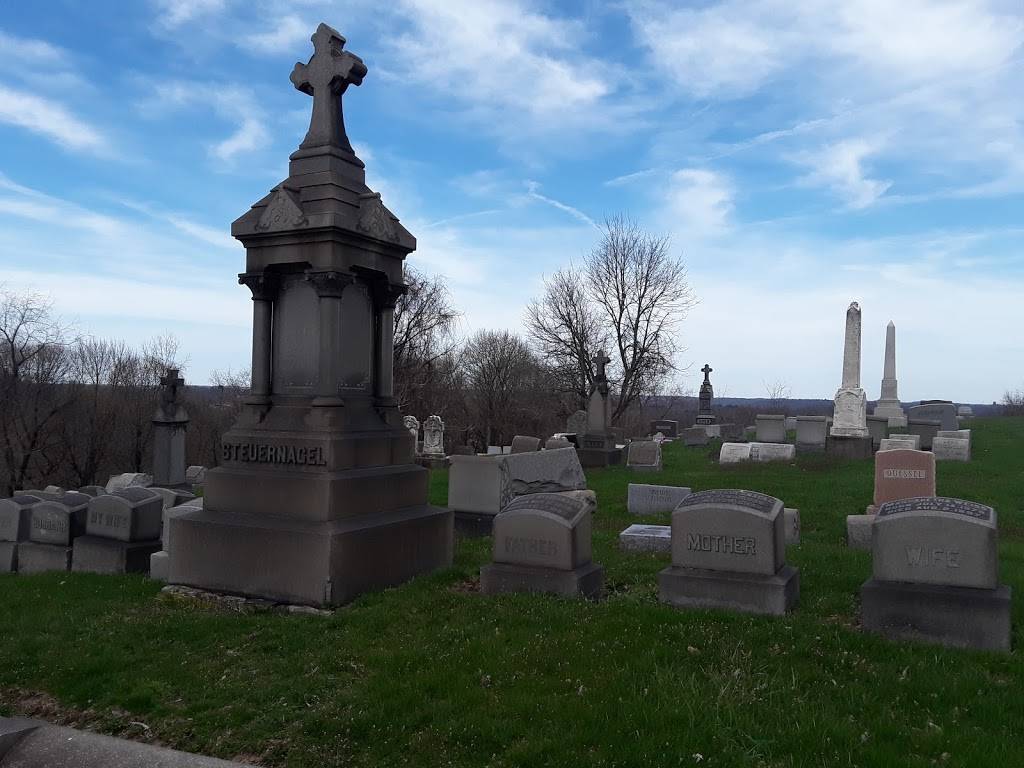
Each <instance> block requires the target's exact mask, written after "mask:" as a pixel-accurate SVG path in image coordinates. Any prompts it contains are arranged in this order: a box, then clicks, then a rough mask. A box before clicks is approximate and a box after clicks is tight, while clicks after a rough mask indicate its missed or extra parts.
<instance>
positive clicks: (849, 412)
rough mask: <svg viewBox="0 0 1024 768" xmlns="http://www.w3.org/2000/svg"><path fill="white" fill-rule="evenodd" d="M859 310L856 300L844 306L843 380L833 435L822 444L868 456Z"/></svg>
mask: <svg viewBox="0 0 1024 768" xmlns="http://www.w3.org/2000/svg"><path fill="white" fill-rule="evenodd" d="M860 350H861V311H860V305H859V304H857V302H855V301H854V302H852V303H851V304H850V307H849V309H847V310H846V336H845V343H844V345H843V381H842V384H841V385H840V387H839V389H838V390H837V391H836V397H835V407H834V411H835V412H834V414H833V424H832V427H831V428H830V429H829V436H830V437H831V438H832V439H831V440H829V441H828V443H827V445H826V446H825V450H826V451H828V452H829V453H831V454H833V455H836V456H839V457H842V458H851V459H855V458H868V457H870V456H871V451H872V444H871V435H870V434H869V433H868V426H867V397H866V396H865V394H864V390H863V389H861V386H860Z"/></svg>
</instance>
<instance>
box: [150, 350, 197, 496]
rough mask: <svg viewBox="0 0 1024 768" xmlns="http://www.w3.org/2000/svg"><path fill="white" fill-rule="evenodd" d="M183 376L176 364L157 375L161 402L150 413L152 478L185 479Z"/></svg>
mask: <svg viewBox="0 0 1024 768" xmlns="http://www.w3.org/2000/svg"><path fill="white" fill-rule="evenodd" d="M184 387H185V380H184V379H183V378H181V377H180V376H179V375H178V369H177V368H168V369H167V374H166V375H165V376H163V377H162V378H161V379H160V403H159V405H158V406H157V409H156V413H155V414H154V415H153V482H154V483H156V484H157V485H183V484H184V483H185V431H186V429H187V428H188V421H189V419H188V413H186V411H185V407H184V406H183V405H182V403H181V391H182V389H184Z"/></svg>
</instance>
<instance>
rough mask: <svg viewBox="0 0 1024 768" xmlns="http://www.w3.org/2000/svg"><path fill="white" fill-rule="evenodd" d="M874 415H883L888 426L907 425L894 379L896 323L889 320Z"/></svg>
mask: <svg viewBox="0 0 1024 768" xmlns="http://www.w3.org/2000/svg"><path fill="white" fill-rule="evenodd" d="M875 416H885V417H886V418H888V419H889V426H890V427H905V426H907V417H906V414H905V413H904V411H903V406H902V405H901V404H900V398H899V395H898V394H897V381H896V325H895V324H894V323H893V322H892V320H890V321H889V325H888V326H886V328H885V366H884V368H883V371H882V391H881V396H880V397H879V398H878V403H877V404H876V405H875Z"/></svg>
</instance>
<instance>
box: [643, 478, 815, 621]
mask: <svg viewBox="0 0 1024 768" xmlns="http://www.w3.org/2000/svg"><path fill="white" fill-rule="evenodd" d="M783 523H784V514H783V505H782V502H781V501H780V500H779V499H776V498H774V497H772V496H766V495H764V494H762V493H755V492H753V491H743V490H712V491H701V492H700V493H694V494H691V495H690V496H688V497H687V498H685V499H683V500H682V501H681V502H680V503H679V505H678V506H677V507H676V509H675V511H674V512H673V513H672V565H671V566H669V567H668V568H666V569H665V570H663V571H662V572H661V573H659V574H658V586H659V599H660V600H661V601H662V602H665V603H669V604H671V605H675V606H680V607H687V608H702V607H712V608H726V609H730V610H736V611H743V612H748V613H763V614H772V615H781V614H784V613H785V612H786V611H788V610H789V609H790V608H792V607H793V606H794V605H795V604H796V602H797V600H798V599H799V595H800V575H799V572H798V571H797V569H795V568H793V567H791V566H788V565H786V541H785V530H784V526H783Z"/></svg>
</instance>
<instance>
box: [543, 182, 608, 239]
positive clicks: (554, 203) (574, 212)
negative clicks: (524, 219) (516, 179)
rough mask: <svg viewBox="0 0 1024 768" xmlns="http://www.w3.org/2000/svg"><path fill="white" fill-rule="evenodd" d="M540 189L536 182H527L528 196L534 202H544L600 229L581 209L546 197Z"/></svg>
mask: <svg viewBox="0 0 1024 768" xmlns="http://www.w3.org/2000/svg"><path fill="white" fill-rule="evenodd" d="M539 189H540V184H538V183H537V182H536V181H527V182H526V194H527V196H529V197H531V198H533V199H534V200H539V201H540V202H542V203H544V204H546V205H550V206H551V207H552V208H557V209H558V210H560V211H564V212H565V213H567V214H569V215H570V216H572V217H573V218H574V219H576V220H577V221H582V222H583V223H584V224H586V225H587V226H589V227H593V228H594V229H599V227H598V226H597V223H596V222H595V221H594V220H593V219H592V218H590V217H589V216H587V214H585V213H584V212H583V211H581V210H580V209H579V208H574V207H572V206H571V205H567V204H566V203H563V202H560V201H558V200H554V199H553V198H550V197H546V196H544V195H542V194H541V193H540V192H538V191H537V190H539Z"/></svg>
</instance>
